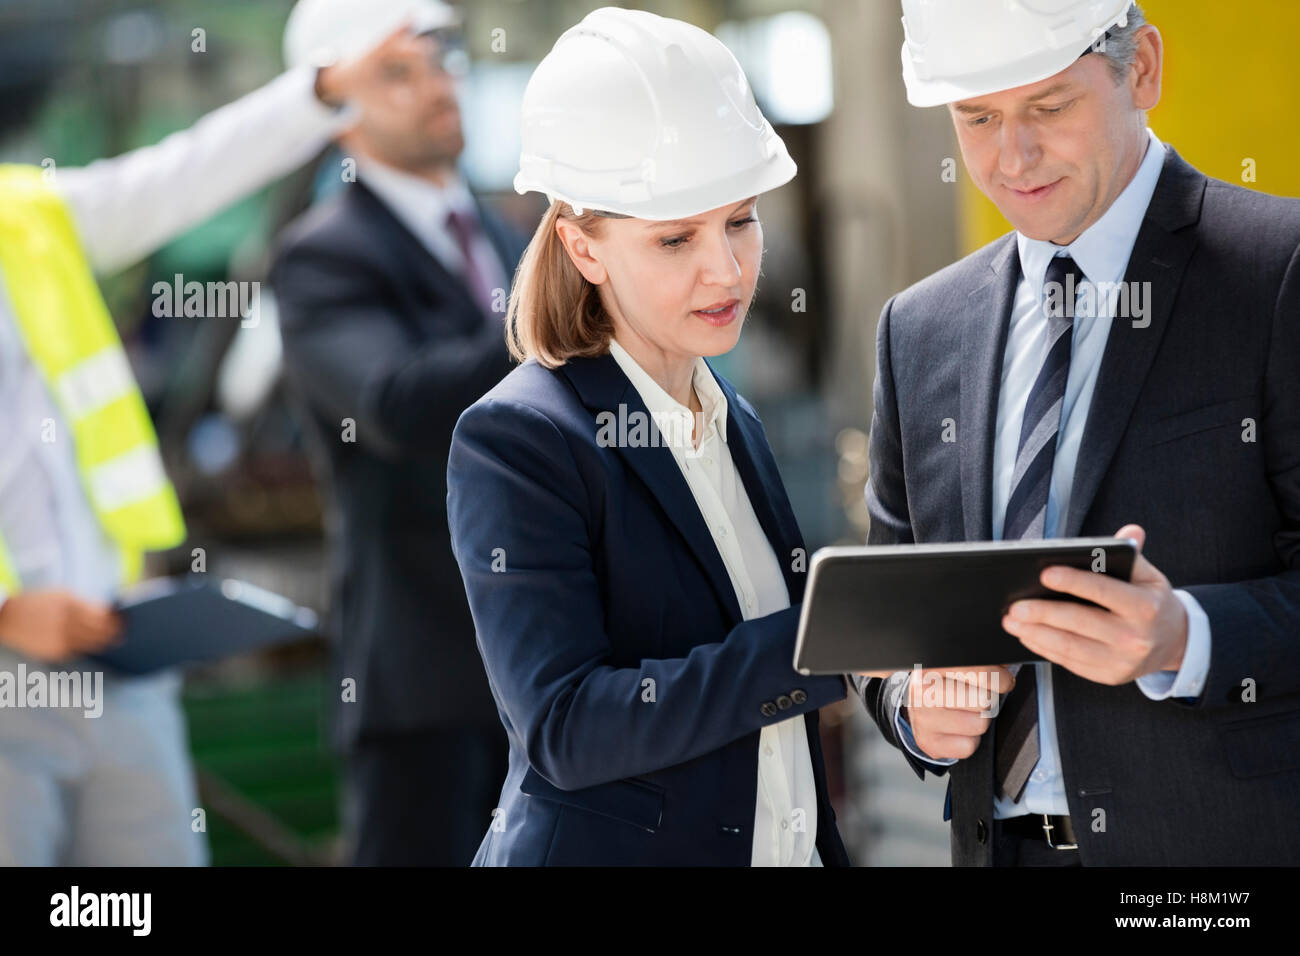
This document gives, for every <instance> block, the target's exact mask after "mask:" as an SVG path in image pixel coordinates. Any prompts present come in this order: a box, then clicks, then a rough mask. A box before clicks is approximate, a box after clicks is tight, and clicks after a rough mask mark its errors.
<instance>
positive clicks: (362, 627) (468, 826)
mask: <svg viewBox="0 0 1300 956" xmlns="http://www.w3.org/2000/svg"><path fill="white" fill-rule="evenodd" d="M386 2H387V0H386ZM346 6H347V4H346V3H344V4H337V3H336V4H334V5H332V6H331V7H329V8H328V9H325V8H321V7H320V6H319V5H316V6H315V7H314V8H313V7H310V6H300V7H299V8H298V10H299V11H302V15H301V16H299V13H298V12H297V11H296V12H295V15H294V16H295V18H297V21H296V22H297V23H298V24H299V27H300V28H302V29H308V30H311V31H315V32H316V33H317V34H318V35H317V36H316V37H315V40H314V41H313V42H312V43H297V44H288V45H289V46H290V48H291V49H293V48H294V47H299V48H303V49H310V48H313V47H319V46H321V45H324V46H327V47H328V46H329V44H330V43H338V44H343V43H346V42H347V39H348V38H347V34H346V24H343V23H342V22H341V20H339V19H334V20H324V21H321V22H317V23H314V24H313V22H311V21H310V19H304V17H306V18H310V17H311V16H312V15H313V14H321V13H322V12H323V13H325V14H333V13H337V12H338V11H339V10H340V9H341V8H342V7H346ZM414 6H416V7H418V8H419V11H420V12H421V13H422V14H423V15H424V18H425V19H424V22H425V23H426V25H433V24H438V25H440V26H447V25H450V24H452V23H453V22H454V14H453V13H452V11H450V9H449V8H447V7H445V5H443V4H432V3H426V2H421V3H418V4H415V5H414ZM355 7H356V10H355V11H353V12H354V13H356V14H357V16H358V17H359V18H360V19H359V20H358V22H362V21H363V20H364V16H365V15H367V14H366V11H367V10H368V9H370V5H369V4H368V3H366V2H362V0H357V3H356V4H355ZM294 22H295V20H293V19H291V21H290V23H291V24H293V23H294ZM337 30H343V31H344V32H343V33H342V34H341V35H337V36H336V35H335V34H334V33H333V32H332V31H337ZM443 53H444V50H443V47H442V46H441V45H440V42H439V39H438V36H436V35H435V34H434V33H423V34H421V35H419V36H418V37H414V38H412V39H411V40H410V41H409V42H408V44H407V46H406V48H405V49H404V50H402V51H400V54H395V55H394V56H392V57H390V58H389V61H388V62H387V63H386V64H385V65H384V68H383V75H384V76H385V77H386V83H385V85H384V86H383V87H381V88H380V89H379V90H377V91H375V92H374V93H373V95H371V96H369V97H367V98H366V100H365V101H364V102H362V103H359V104H358V105H359V106H361V107H362V108H363V118H362V120H361V122H360V123H359V124H358V125H357V127H356V128H355V129H353V130H352V131H350V132H349V133H348V134H347V135H346V136H344V137H342V138H341V140H340V142H339V145H340V146H341V148H342V149H343V151H344V154H345V156H346V158H347V159H349V160H354V161H355V162H356V169H357V173H358V176H357V181H356V182H354V183H350V184H349V185H347V186H346V187H345V188H344V189H343V190H342V191H341V193H339V194H338V195H336V196H335V197H333V198H332V200H330V201H328V202H326V203H324V204H322V205H321V206H318V207H317V208H315V209H313V210H311V211H310V212H308V213H307V214H306V215H305V216H304V217H303V218H302V219H301V220H300V221H298V222H297V223H295V224H293V225H292V226H290V228H289V229H288V230H287V232H286V234H285V235H284V237H283V238H282V241H281V244H280V248H279V253H278V257H277V261H276V263H275V265H274V267H273V270H272V276H271V281H272V283H273V285H274V288H275V292H276V295H277V297H278V300H279V303H280V314H281V324H282V332H283V336H284V358H285V365H286V369H287V372H288V374H289V378H290V382H291V385H293V386H294V387H295V389H296V391H297V393H298V394H299V395H300V396H301V398H302V400H303V402H304V404H305V405H306V406H307V408H308V410H309V413H310V414H309V419H310V425H311V432H312V434H313V435H314V436H315V438H316V444H317V445H318V446H319V447H320V448H321V449H323V450H324V452H325V454H326V456H327V457H328V471H329V474H330V477H331V485H332V492H333V499H334V503H335V506H336V511H337V513H338V515H337V517H338V521H337V531H338V533H339V537H340V539H341V540H340V541H339V548H338V554H339V562H338V564H339V567H338V568H337V582H336V591H335V601H334V606H333V614H334V622H333V627H332V628H331V630H332V631H333V633H334V634H335V635H336V636H337V638H338V639H339V641H340V648H339V657H338V661H337V664H338V680H339V684H338V685H336V686H338V687H339V695H340V700H339V705H338V709H337V721H336V724H335V729H336V743H337V744H338V745H339V747H340V748H341V749H342V750H343V752H344V753H345V755H346V758H347V775H346V776H347V779H346V789H345V800H344V828H345V833H346V836H347V840H348V842H349V843H350V844H351V850H350V851H349V852H350V859H351V861H352V862H353V863H354V864H362V865H405V864H420V865H456V866H467V865H469V863H470V861H471V860H472V859H473V858H474V853H475V851H476V850H477V848H478V843H479V840H480V839H481V837H482V834H483V831H484V829H485V827H486V826H488V825H489V824H490V823H491V821H492V811H493V809H494V806H495V804H496V802H497V798H498V795H499V794H500V792H501V785H502V782H503V781H504V780H505V776H506V755H507V748H506V739H505V734H504V732H503V731H502V728H501V724H500V720H499V719H498V716H497V712H496V706H495V704H494V703H493V701H492V695H491V692H490V690H489V689H488V682H487V678H486V675H485V674H484V671H483V664H482V661H481V659H480V657H479V654H478V649H477V646H476V644H475V641H474V625H473V622H472V620H471V618H470V613H469V607H468V604H467V602H466V599H465V591H464V585H463V584H462V582H461V576H460V572H459V569H458V568H457V566H456V562H455V559H454V558H453V556H452V552H451V543H450V537H449V533H448V530H447V508H446V498H447V488H446V474H447V454H448V449H449V447H450V443H451V433H452V429H453V427H454V426H455V424H456V419H457V418H458V417H459V416H460V413H461V412H462V411H464V410H465V409H466V408H467V407H468V406H469V405H471V404H472V403H473V402H474V401H475V400H476V399H477V398H478V397H479V396H480V395H482V394H483V393H484V392H486V391H488V389H490V388H491V387H492V386H493V385H495V384H496V383H497V381H498V380H499V379H500V378H501V377H502V376H504V375H505V374H506V372H508V371H509V370H510V361H509V357H508V355H507V352H506V346H505V332H504V324H503V319H504V306H505V291H506V290H507V289H508V288H509V283H510V278H511V276H512V275H513V273H514V269H515V265H516V263H517V262H518V259H519V256H520V255H521V253H522V247H523V241H522V240H521V239H520V238H519V237H517V236H515V235H514V234H512V232H511V231H510V230H509V229H507V228H506V226H505V225H504V224H503V223H501V222H500V221H499V220H498V219H497V218H496V217H495V216H494V215H493V214H492V213H491V212H490V211H489V210H488V209H487V208H486V207H485V206H484V205H483V204H481V203H480V202H479V200H478V199H477V198H476V197H475V196H473V195H472V194H471V193H470V191H469V190H468V189H467V188H466V186H465V183H464V182H463V180H462V179H461V177H460V175H459V173H458V172H457V169H456V160H457V157H458V156H459V154H460V152H461V150H462V148H463V146H464V140H463V136H462V132H461V124H460V112H459V110H458V107H457V103H456V98H455V94H454V85H453V79H452V77H451V75H449V73H448V72H447V70H446V69H444V67H443V62H444V60H443Z"/></svg>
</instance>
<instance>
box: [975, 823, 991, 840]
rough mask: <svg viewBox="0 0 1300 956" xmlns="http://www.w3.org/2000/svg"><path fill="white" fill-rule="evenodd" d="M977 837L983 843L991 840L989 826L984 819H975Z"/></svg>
mask: <svg viewBox="0 0 1300 956" xmlns="http://www.w3.org/2000/svg"><path fill="white" fill-rule="evenodd" d="M975 839H977V840H979V842H980V843H981V844H985V843H988V842H989V828H988V827H987V826H985V824H984V821H983V820H977V821H975Z"/></svg>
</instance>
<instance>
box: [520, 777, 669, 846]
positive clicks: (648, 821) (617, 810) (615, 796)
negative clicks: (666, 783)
mask: <svg viewBox="0 0 1300 956" xmlns="http://www.w3.org/2000/svg"><path fill="white" fill-rule="evenodd" d="M519 790H520V792H521V793H526V794H528V795H529V796H530V797H540V798H541V799H543V800H550V801H552V802H553V803H559V804H562V805H564V806H566V807H574V808H575V809H578V810H586V811H587V812H588V813H595V814H599V815H600V816H602V817H609V818H610V819H611V820H619V821H621V822H623V823H629V824H631V825H632V826H634V827H637V828H639V829H641V830H646V831H649V832H650V833H653V832H654V831H655V830H657V829H658V828H659V823H660V820H661V819H662V818H663V808H664V791H663V788H662V787H658V786H655V785H654V784H652V783H648V782H646V781H645V780H636V779H632V778H628V779H624V780H615V781H613V782H611V783H602V784H600V785H599V786H595V787H585V788H583V789H582V790H561V789H560V788H559V787H557V786H555V785H554V784H553V783H551V782H550V781H549V780H547V779H546V778H545V777H543V776H542V775H541V774H540V773H538V772H537V771H536V770H534V769H533V768H532V767H529V768H528V771H527V772H526V773H525V774H524V779H523V780H522V781H520V783H519Z"/></svg>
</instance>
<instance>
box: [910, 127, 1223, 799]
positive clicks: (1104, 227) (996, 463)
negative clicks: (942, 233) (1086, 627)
mask: <svg viewBox="0 0 1300 956" xmlns="http://www.w3.org/2000/svg"><path fill="white" fill-rule="evenodd" d="M1147 135H1148V137H1149V140H1150V141H1149V143H1148V146H1147V150H1146V155H1145V156H1144V157H1143V159H1142V163H1141V164H1140V165H1139V167H1138V171H1137V173H1136V174H1135V175H1134V177H1133V179H1132V181H1131V182H1130V183H1129V184H1128V186H1127V187H1125V189H1124V191H1123V192H1122V193H1120V195H1119V196H1118V197H1117V198H1116V200H1115V202H1114V203H1112V204H1111V207H1110V208H1109V209H1107V210H1106V212H1105V214H1104V215H1103V216H1102V217H1101V218H1100V219H1098V220H1097V221H1096V222H1095V223H1093V225H1091V226H1090V227H1088V229H1086V230H1085V231H1084V232H1083V233H1082V234H1080V235H1079V237H1078V238H1077V239H1075V240H1074V242H1072V243H1071V244H1070V245H1069V246H1058V245H1055V244H1054V243H1051V242H1048V241H1046V240H1040V239H1029V238H1027V237H1026V236H1024V235H1021V234H1019V233H1017V234H1016V244H1017V248H1018V250H1019V253H1020V269H1021V276H1020V282H1019V284H1018V285H1017V286H1016V294H1015V300H1014V303H1013V305H1012V309H1011V324H1010V326H1009V328H1008V330H1007V345H1006V350H1005V351H1004V353H1003V358H1002V382H1001V388H1000V389H999V393H998V417H997V433H996V438H995V440H994V448H993V489H992V504H993V538H994V539H995V540H1001V538H1002V522H1003V519H1004V518H1005V516H1006V508H1007V499H1008V498H1009V497H1010V494H1011V476H1012V473H1013V472H1014V470H1015V463H1016V452H1017V451H1018V445H1019V436H1020V426H1021V421H1022V419H1023V417H1024V411H1025V404H1026V402H1027V401H1028V398H1029V392H1030V389H1031V388H1032V387H1033V383H1034V380H1035V379H1036V378H1037V376H1038V372H1039V370H1040V369H1041V367H1042V364H1043V360H1044V358H1045V357H1046V353H1047V320H1046V317H1045V316H1044V315H1043V310H1042V289H1043V282H1044V280H1045V277H1046V275H1047V266H1048V263H1049V262H1050V261H1051V259H1052V258H1053V257H1055V256H1057V255H1069V256H1071V257H1072V258H1073V259H1074V261H1075V263H1076V264H1077V265H1078V267H1079V269H1080V270H1081V271H1082V272H1083V273H1084V275H1085V282H1086V283H1094V286H1093V290H1095V289H1096V285H1095V284H1096V283H1118V282H1121V281H1123V279H1124V272H1125V270H1126V269H1127V268H1128V260H1129V257H1130V255H1132V252H1133V244H1134V243H1135V242H1136V241H1137V235H1138V230H1139V229H1140V228H1141V226H1142V220H1143V218H1144V216H1145V215H1146V210H1147V206H1148V205H1150V203H1151V197H1152V195H1153V194H1154V193H1155V188H1156V182H1157V181H1158V180H1159V178H1160V172H1161V170H1162V169H1163V166H1164V158H1165V148H1164V144H1162V143H1161V142H1160V140H1159V139H1157V138H1156V135H1155V133H1153V132H1152V131H1151V130H1147ZM1080 289H1081V290H1082V289H1083V286H1081V287H1080ZM1094 298H1095V300H1096V301H1097V313H1096V317H1095V318H1085V317H1083V316H1080V317H1079V318H1077V319H1076V320H1075V323H1074V329H1073V338H1072V339H1071V352H1070V374H1069V379H1068V381H1067V383H1066V389H1065V400H1064V402H1063V404H1062V408H1061V426H1060V430H1059V432H1058V435H1057V445H1056V457H1055V459H1054V461H1053V468H1052V485H1051V490H1050V491H1049V493H1048V499H1047V515H1046V525H1045V532H1044V535H1045V537H1054V536H1056V534H1057V530H1058V528H1059V525H1060V516H1062V515H1065V514H1068V513H1069V506H1070V493H1071V490H1072V488H1073V484H1074V471H1075V465H1076V463H1077V461H1078V457H1079V446H1080V444H1081V442H1082V441H1083V432H1084V426H1085V424H1086V421H1087V416H1088V409H1089V408H1090V407H1091V405H1092V395H1093V390H1094V389H1095V388H1096V385H1097V375H1098V373H1099V372H1100V370H1101V359H1102V355H1103V354H1104V353H1105V351H1106V340H1107V338H1108V337H1109V335H1110V326H1111V322H1112V320H1113V319H1114V315H1113V308H1114V306H1115V305H1116V302H1115V301H1114V300H1113V299H1111V297H1108V296H1106V295H1095V296H1094ZM1120 321H1129V319H1128V318H1121V319H1120ZM1114 530H1118V529H1114ZM1174 594H1175V595H1177V597H1178V599H1179V600H1180V601H1181V602H1182V604H1183V606H1184V608H1185V609H1186V610H1187V619H1188V633H1187V649H1186V652H1185V654H1184V656H1183V663H1182V666H1181V668H1180V669H1179V670H1178V671H1177V672H1174V671H1160V672H1157V673H1154V674H1148V675H1146V676H1145V677H1140V678H1138V680H1137V685H1138V688H1139V689H1140V690H1141V691H1142V693H1143V694H1145V695H1146V696H1147V697H1148V698H1150V699H1151V700H1164V699H1166V698H1169V697H1198V696H1200V693H1201V689H1202V688H1203V687H1204V686H1205V679H1206V676H1207V675H1208V673H1209V669H1210V622H1209V617H1208V616H1207V615H1206V613H1205V611H1204V610H1203V609H1202V608H1201V606H1200V604H1198V603H1197V601H1196V599H1195V598H1193V597H1192V596H1191V595H1190V594H1188V593H1187V592H1186V591H1181V590H1176V591H1174ZM1035 666H1036V667H1037V668H1038V671H1037V679H1038V739H1039V757H1038V763H1037V764H1036V765H1035V767H1034V770H1033V773H1031V774H1030V776H1029V781H1028V783H1026V785H1025V790H1024V793H1023V794H1021V798H1020V800H1018V801H1015V802H1012V801H1010V800H1006V799H1004V798H1002V797H1000V796H996V795H995V798H994V799H995V805H994V815H995V816H996V817H998V818H1004V817H1013V816H1020V815H1022V814H1026V813H1051V814H1061V815H1066V814H1068V813H1069V812H1070V809H1069V805H1068V803H1067V802H1066V796H1065V778H1064V776H1063V774H1062V772H1061V754H1060V748H1059V745H1058V743H1057V739H1056V711H1055V707H1054V702H1053V695H1052V674H1051V666H1050V665H1048V664H1042V663H1040V664H1036V665H1035ZM905 694H906V688H904V693H903V694H900V695H899V704H898V707H897V708H896V709H895V712H894V721H895V725H896V726H897V729H898V732H899V739H900V740H901V741H902V742H903V745H904V746H905V747H906V748H907V749H908V751H909V752H911V753H912V754H913V755H914V756H916V757H918V758H920V759H922V760H924V761H926V762H927V763H930V764H932V765H934V766H936V767H946V766H951V765H952V764H954V763H956V762H957V761H956V760H952V759H948V760H935V759H933V758H930V757H927V756H926V755H925V754H923V753H922V752H921V751H920V750H919V749H918V748H917V746H916V740H915V738H914V737H913V736H912V729H911V727H910V726H909V725H908V723H907V721H905V720H904V719H903V717H902V702H903V701H904V700H905V699H906V697H905Z"/></svg>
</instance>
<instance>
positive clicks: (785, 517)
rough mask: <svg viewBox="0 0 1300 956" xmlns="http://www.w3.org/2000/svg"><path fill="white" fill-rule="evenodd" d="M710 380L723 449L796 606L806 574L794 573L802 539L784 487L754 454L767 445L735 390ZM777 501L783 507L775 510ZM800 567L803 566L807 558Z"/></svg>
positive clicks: (765, 463)
mask: <svg viewBox="0 0 1300 956" xmlns="http://www.w3.org/2000/svg"><path fill="white" fill-rule="evenodd" d="M710 369H712V366H710ZM713 377H714V379H715V380H716V381H717V383H718V386H719V387H720V388H721V389H722V392H723V394H724V395H726V396H727V450H728V451H729V452H731V460H732V462H734V463H735V465H736V472H737V473H738V474H739V475H740V479H741V481H742V482H743V483H744V485H745V493H746V494H748V495H749V502H750V504H751V505H753V507H754V514H755V515H757V516H758V523H759V525H760V526H762V528H763V533H764V534H766V535H767V540H768V542H769V543H771V545H772V550H773V551H774V552H776V560H777V561H778V562H780V565H781V574H782V576H783V577H784V578H785V587H786V590H787V591H788V592H789V595H790V603H791V604H798V603H799V602H800V601H802V600H803V588H804V581H805V579H806V578H807V575H806V574H803V573H800V572H796V571H795V570H794V567H793V565H794V554H793V551H794V549H795V548H802V547H803V536H802V535H801V534H800V533H799V527H798V525H797V524H796V523H795V518H794V513H793V512H792V511H791V510H790V508H789V502H788V500H787V498H786V494H785V486H784V485H783V484H782V482H781V476H780V475H779V474H777V473H776V471H775V469H773V468H772V467H770V465H769V463H768V461H767V459H766V456H763V455H761V454H759V453H758V450H759V449H761V448H762V447H763V446H764V445H765V444H766V443H767V440H766V439H765V438H764V436H763V432H762V429H761V427H760V426H759V423H758V422H757V421H756V420H754V419H753V418H752V417H751V416H750V415H749V413H748V412H746V411H744V410H743V409H741V408H740V407H739V403H738V402H737V401H736V390H735V389H734V388H732V387H731V385H730V383H728V382H725V381H723V380H722V379H721V378H720V377H719V376H718V375H717V373H716V372H715V373H714V375H713ZM778 502H780V503H782V504H783V505H785V507H783V508H778V507H777V506H776V505H777V503H778ZM804 567H805V568H806V567H807V555H805V563H804Z"/></svg>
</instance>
